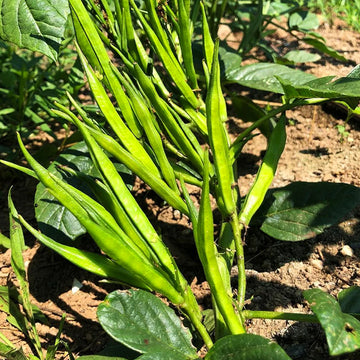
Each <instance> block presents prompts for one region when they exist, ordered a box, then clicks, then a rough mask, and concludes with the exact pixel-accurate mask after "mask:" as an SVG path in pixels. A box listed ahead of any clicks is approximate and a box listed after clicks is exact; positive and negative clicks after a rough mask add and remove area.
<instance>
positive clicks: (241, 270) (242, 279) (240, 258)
mask: <svg viewBox="0 0 360 360" xmlns="http://www.w3.org/2000/svg"><path fill="white" fill-rule="evenodd" d="M230 223H231V227H232V230H233V234H234V242H235V249H236V260H237V266H238V303H239V309H242V308H243V307H244V302H245V292H246V274H245V257H244V247H243V244H242V239H241V231H242V229H243V225H241V224H240V223H239V221H238V215H237V212H234V214H233V215H232V216H231V221H230Z"/></svg>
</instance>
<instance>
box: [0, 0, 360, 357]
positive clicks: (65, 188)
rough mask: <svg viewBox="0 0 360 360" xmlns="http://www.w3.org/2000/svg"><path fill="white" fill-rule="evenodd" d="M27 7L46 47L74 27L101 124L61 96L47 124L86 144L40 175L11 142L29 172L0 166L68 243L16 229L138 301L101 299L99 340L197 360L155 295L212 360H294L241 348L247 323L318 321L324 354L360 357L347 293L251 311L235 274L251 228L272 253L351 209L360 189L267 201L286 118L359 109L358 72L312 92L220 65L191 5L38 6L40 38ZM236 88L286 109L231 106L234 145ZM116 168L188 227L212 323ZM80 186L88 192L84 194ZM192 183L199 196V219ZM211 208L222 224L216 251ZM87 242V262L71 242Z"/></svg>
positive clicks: (282, 72)
mask: <svg viewBox="0 0 360 360" xmlns="http://www.w3.org/2000/svg"><path fill="white" fill-rule="evenodd" d="M28 3H29V4H31V5H32V6H31V9H32V10H33V12H32V13H31V15H32V17H33V20H34V21H35V22H38V23H39V27H38V28H39V29H40V31H42V33H41V36H42V38H43V40H44V42H45V43H46V44H47V45H49V42H46V39H47V36H48V33H47V31H48V28H46V27H44V28H43V27H42V26H43V24H44V23H46V21H45V20H47V21H48V22H49V23H50V22H51V23H55V24H56V23H57V17H56V16H58V17H59V24H61V22H63V23H65V21H63V20H64V16H65V18H66V14H67V13H69V14H70V15H71V18H72V21H73V25H74V29H75V34H76V40H77V49H78V50H77V51H78V54H79V57H80V60H81V62H82V66H83V68H84V71H85V73H86V77H87V80H88V83H89V86H90V88H91V92H92V95H93V97H94V100H95V101H96V103H97V105H98V106H99V109H100V111H101V113H102V115H103V118H104V122H102V123H98V122H97V121H95V120H94V119H92V118H91V116H90V115H89V114H88V113H87V112H86V111H85V110H84V108H82V107H81V105H80V104H79V103H78V102H77V101H76V100H75V99H74V98H73V97H72V96H71V95H70V94H69V100H70V102H71V104H72V107H73V111H71V110H69V109H68V108H67V107H65V106H63V105H62V104H59V103H55V106H56V109H54V110H53V112H54V113H56V114H57V115H58V116H59V117H62V118H63V119H64V120H66V121H67V122H70V123H72V124H73V125H74V126H76V128H77V129H78V131H79V132H80V133H81V135H82V138H83V140H84V143H79V144H77V145H75V146H76V147H74V148H70V149H68V153H64V154H63V155H62V156H60V158H59V159H58V161H57V163H55V164H54V165H52V166H51V167H50V168H49V169H46V168H44V167H43V166H41V165H40V164H39V163H38V162H37V161H36V160H35V159H34V157H33V156H32V155H31V154H30V152H29V151H28V150H27V149H26V147H25V146H24V144H23V142H22V139H21V136H20V135H18V140H19V146H20V148H21V150H22V152H23V154H24V156H25V158H26V160H27V162H28V164H29V166H30V168H31V169H28V168H25V167H21V166H18V165H15V164H11V163H9V162H6V161H2V163H4V164H7V165H9V166H12V167H13V168H16V169H18V170H20V171H23V172H24V173H26V174H28V175H30V176H32V177H34V178H36V179H38V180H39V182H41V184H42V185H41V186H40V190H39V192H38V193H37V195H36V199H35V202H36V205H37V207H36V209H37V210H38V211H39V212H38V214H37V216H38V221H39V222H46V225H47V228H49V227H53V228H54V229H55V230H57V231H55V234H58V233H61V234H62V236H65V237H66V240H67V241H66V242H65V241H63V240H64V239H60V240H61V241H60V240H58V239H57V238H56V235H52V234H49V233H47V232H46V231H42V232H39V231H37V230H36V229H35V228H33V227H32V226H31V225H30V224H29V223H28V222H27V221H26V220H25V219H24V218H23V217H21V216H20V215H19V216H18V219H19V221H20V223H21V224H22V225H23V226H24V227H25V228H26V229H27V230H28V231H29V232H30V233H32V234H33V235H34V236H35V237H36V238H37V239H38V240H39V241H40V242H41V243H43V244H45V245H46V246H48V247H50V248H52V249H53V250H54V251H56V252H58V253H59V254H60V255H62V256H64V257H65V258H67V259H68V260H69V261H71V262H73V263H74V264H76V265H78V266H80V267H82V268H84V269H86V270H88V271H91V272H93V273H95V274H97V275H99V276H101V277H103V278H109V279H111V280H115V281H118V282H120V283H123V284H125V285H128V286H130V287H135V288H137V290H134V289H131V290H125V291H117V292H114V293H112V294H110V295H109V296H108V297H107V299H106V300H105V302H104V303H103V304H102V305H101V306H100V307H99V309H98V317H99V321H100V323H101V324H102V326H103V327H104V329H105V330H106V331H107V332H108V333H109V334H110V335H111V336H112V337H113V338H114V339H116V340H118V341H119V342H121V343H122V344H124V345H125V346H127V347H128V348H131V349H133V350H135V351H137V352H138V353H139V357H138V358H139V359H172V360H174V359H176V360H186V359H198V358H199V357H198V353H197V350H198V349H196V348H194V346H193V345H192V343H191V340H192V335H191V334H190V331H189V330H188V329H186V328H184V326H183V325H182V322H181V321H180V319H179V317H178V316H177V315H176V313H175V312H174V311H173V310H171V309H170V308H169V307H167V306H166V305H165V304H164V303H162V302H161V301H160V300H159V299H158V298H156V297H155V296H154V295H153V294H151V293H152V292H156V293H159V294H161V295H162V296H165V297H166V298H167V299H168V300H169V301H170V302H171V303H172V304H173V305H174V306H175V307H176V309H177V311H178V314H179V313H180V314H181V316H184V317H186V319H187V321H188V323H189V324H190V328H191V331H192V333H193V334H195V333H196V334H197V336H199V337H200V338H201V341H202V343H201V345H200V346H202V345H203V344H204V345H205V346H206V348H207V350H208V352H207V354H206V356H205V359H207V360H211V359H217V360H218V359H220V360H221V359H229V358H230V357H232V358H235V359H247V360H256V359H264V358H266V359H277V360H286V359H289V356H288V355H287V354H286V353H285V351H284V350H283V349H282V348H281V347H280V346H279V345H277V344H276V343H273V342H270V341H269V340H267V339H264V338H262V337H260V336H258V335H253V334H247V333H246V324H245V322H246V320H247V319H251V318H256V317H260V318H267V319H284V320H297V321H314V322H320V324H321V325H322V327H323V328H324V330H325V333H326V336H327V341H328V345H329V350H330V354H331V355H338V354H342V353H346V352H352V351H355V350H357V349H359V347H360V333H359V332H360V322H359V321H358V320H357V318H356V316H358V315H356V314H357V313H358V311H357V308H356V307H354V304H355V305H356V304H357V302H356V301H355V300H354V299H356V296H357V294H358V291H359V289H358V288H353V289H351V291H350V292H345V293H344V292H341V293H340V294H339V301H336V300H335V299H333V298H332V297H330V296H329V295H327V294H326V293H324V292H322V291H319V290H317V289H311V290H308V291H306V292H304V297H305V299H307V301H308V302H309V304H310V307H311V309H312V310H313V312H314V314H301V313H296V314H293V313H284V312H267V311H251V310H247V309H246V308H245V302H246V300H248V299H246V286H247V282H246V275H245V259H244V244H245V240H246V238H245V235H246V231H247V229H248V227H249V226H250V225H251V226H256V225H257V224H258V225H259V226H261V230H262V231H264V232H265V233H267V234H269V235H270V236H273V237H274V238H276V239H279V240H283V241H300V240H305V239H307V238H309V237H312V236H314V234H318V233H321V232H322V231H323V230H324V229H325V228H326V227H327V226H329V225H331V224H334V223H336V222H337V221H339V220H340V219H341V217H342V216H343V215H344V214H346V213H347V212H348V211H349V210H350V209H351V208H353V207H354V206H355V204H356V203H358V202H359V200H360V190H359V189H358V188H356V187H354V186H350V185H346V184H326V183H325V184H322V183H315V184H312V183H294V184H291V185H289V186H287V187H285V188H281V189H273V190H269V187H270V185H271V182H272V180H273V178H274V176H275V172H276V170H277V166H278V161H279V159H280V157H281V154H282V152H283V149H284V146H285V143H286V125H287V118H286V111H287V110H289V109H292V108H294V107H297V106H306V105H311V104H321V103H323V102H325V101H328V100H333V101H342V102H345V103H346V104H348V106H349V107H350V108H351V109H356V106H357V104H358V102H359V99H360V79H359V76H358V71H359V70H358V68H355V70H354V71H353V72H351V73H350V74H349V75H348V76H347V77H344V78H340V79H337V80H336V81H332V80H333V79H332V78H331V77H327V78H321V79H317V78H315V77H313V76H312V75H306V74H304V73H302V72H299V71H296V70H293V69H290V68H287V67H286V66H283V65H280V64H263V63H259V64H253V65H249V66H246V67H242V66H241V61H239V56H238V55H235V57H234V56H233V54H231V55H229V54H228V53H226V50H225V49H221V48H220V44H219V41H218V40H215V41H214V40H213V38H212V37H211V33H210V27H209V23H208V21H207V19H208V15H207V12H206V7H205V6H204V5H203V4H202V3H195V4H191V3H190V2H188V1H184V0H179V1H178V2H175V3H173V4H168V3H164V4H161V5H162V7H161V9H159V7H158V4H157V3H155V2H154V1H151V0H145V1H144V3H142V4H141V7H139V4H137V3H136V2H135V1H133V0H122V1H109V2H108V1H106V0H104V1H101V4H95V3H94V2H92V1H81V0H70V1H69V5H70V8H69V7H67V2H66V1H63V3H62V4H60V3H59V4H56V5H55V4H53V5H47V6H48V7H49V9H48V12H49V14H50V13H51V14H54V12H56V13H57V15H56V16H55V17H51V18H50V17H48V18H45V19H44V18H41V24H40V21H39V19H38V18H37V16H38V12H37V11H35V10H34V9H36V7H37V6H38V5H37V2H36V1H30V0H29V1H28ZM9 4H11V2H7V1H3V2H2V6H3V7H4V9H5V10H6V9H11V5H9ZM4 9H3V12H4ZM56 9H57V11H55V10H56ZM5 12H6V11H5ZM64 14H65V15H64ZM52 16H54V15H52ZM197 19H199V21H200V22H201V24H202V25H201V28H202V44H203V52H202V56H203V59H204V60H203V62H202V65H203V69H202V71H201V74H200V75H201V76H199V74H198V73H197V72H196V67H195V64H194V62H195V61H194V56H193V54H192V41H193V29H194V23H195V22H196V21H197ZM0 20H1V19H0ZM12 21H13V22H15V23H16V21H18V19H15V18H12ZM9 23H11V21H10V18H9V19H8V23H5V22H1V21H0V35H1V34H4V33H7V34H8V33H9V32H6V26H7V24H9ZM60 28H61V26H60ZM52 35H53V34H52ZM8 36H9V35H8ZM39 36H40V35H39ZM61 37H62V33H61V32H60V31H58V32H57V37H56V38H55V39H53V41H54V42H55V43H57V42H58V41H60V40H61ZM7 40H11V39H9V38H7ZM55 40H56V41H55ZM143 44H147V48H144V46H143ZM28 46H29V45H28ZM51 53H52V52H51ZM219 53H222V56H221V57H219ZM220 60H222V64H223V65H224V68H225V69H224V73H223V74H222V73H221V68H220ZM231 82H237V83H240V84H242V85H245V86H252V87H254V88H257V89H262V90H267V91H272V92H275V93H280V94H282V99H283V104H282V106H281V107H279V108H278V109H274V110H272V109H265V110H264V109H261V108H259V107H258V106H256V104H255V103H253V102H252V101H251V99H248V98H241V97H235V96H234V95H233V100H234V99H237V109H239V110H238V111H239V116H241V117H244V118H245V119H246V120H247V121H251V122H252V123H251V124H250V125H249V127H248V128H247V129H245V130H244V131H242V132H241V133H239V134H238V135H237V137H236V139H235V140H234V141H232V142H231V141H230V138H229V134H228V131H227V127H226V121H227V105H226V101H225V97H224V95H223V88H222V85H223V84H227V83H231ZM354 111H355V110H354ZM259 131H261V132H262V133H263V134H265V136H266V137H267V141H268V146H267V150H266V154H265V156H264V158H263V160H262V164H261V166H260V168H259V170H258V173H257V176H256V179H255V181H254V183H253V185H252V186H251V188H250V190H249V192H248V194H247V195H246V196H245V198H243V199H242V198H241V197H240V189H239V183H238V181H237V180H238V166H241V164H239V163H238V158H239V155H240V154H241V151H242V148H243V146H244V145H245V144H246V142H247V141H248V140H249V139H251V138H252V137H253V136H255V135H257V134H258V133H259ZM74 154H76V155H77V156H79V157H80V156H81V157H82V160H81V161H78V160H77V159H76V156H74ZM118 163H120V164H122V165H124V166H125V167H126V168H127V169H128V170H130V171H131V172H132V173H133V174H136V175H137V176H139V177H140V178H141V179H142V180H143V181H144V182H145V183H146V184H147V185H149V186H150V187H151V188H152V189H153V191H154V192H156V193H157V194H158V195H159V196H160V198H162V199H163V200H164V201H166V202H167V203H168V204H169V205H170V206H172V207H173V208H174V209H176V210H178V211H180V212H181V213H182V214H184V215H186V216H187V217H188V218H189V220H190V221H191V223H192V228H193V238H194V242H195V245H196V249H197V252H198V256H199V260H200V264H201V266H202V269H203V272H204V274H205V277H206V280H207V282H208V283H209V286H210V289H211V296H212V308H211V309H207V310H208V311H207V312H206V313H202V312H201V310H200V308H199V306H198V303H197V300H196V298H195V296H194V294H193V292H192V290H191V287H190V284H189V283H188V281H187V279H185V277H184V276H183V274H182V273H181V269H179V267H178V265H177V263H176V261H175V259H174V257H173V256H172V255H171V253H170V251H169V249H168V248H167V247H166V246H165V243H164V242H163V240H162V239H161V237H160V236H159V234H158V233H157V232H156V230H155V228H154V226H153V224H152V223H151V222H150V220H149V218H148V217H147V216H146V215H145V213H144V211H143V210H142V209H141V207H140V206H139V204H138V203H137V202H136V200H135V198H134V196H133V194H132V193H131V191H130V190H129V187H128V186H127V181H126V180H125V176H126V175H125V174H126V173H127V174H128V171H127V172H126V171H125V170H124V168H122V169H121V170H119V164H118ZM75 180H77V181H78V182H79V183H80V184H81V185H86V190H84V189H83V188H82V189H80V186H79V185H76V183H75V182H74V181H75ZM187 184H192V185H196V186H198V187H199V189H201V197H200V205H199V206H198V207H197V206H196V204H195V203H194V202H193V200H192V199H191V197H190V195H189V193H188V190H187ZM74 185H75V186H74ZM240 185H241V184H240ZM212 199H213V200H214V201H215V202H216V205H217V207H218V209H219V212H220V214H221V220H220V223H219V224H217V225H218V226H219V229H220V232H219V235H217V236H215V232H214V225H215V224H214V216H213V209H212V203H211V201H212ZM59 203H60V204H59ZM49 204H51V205H52V206H49ZM69 213H71V217H70V215H69ZM75 228H76V229H77V230H76V231H75V230H74V231H73V229H75ZM67 229H71V231H70V232H69V231H67ZM85 231H86V232H87V233H88V234H89V235H90V236H91V237H92V239H93V240H94V242H95V243H96V245H97V247H98V250H99V251H98V252H96V251H94V252H89V251H87V250H84V249H82V248H78V247H76V245H75V243H73V242H71V239H74V238H76V237H77V236H79V234H82V233H84V232H85ZM65 243H66V245H65ZM234 265H236V266H237V268H238V278H237V281H236V288H235V289H234V288H232V286H231V281H230V280H231V276H230V275H231V269H232V267H233V266H234ZM349 313H356V314H355V315H351V314H349ZM205 314H206V321H204V317H205ZM334 319H335V320H334ZM118 355H119V356H121V355H122V354H121V353H119V354H118ZM234 356H235V357H234Z"/></svg>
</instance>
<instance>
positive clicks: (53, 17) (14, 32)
mask: <svg viewBox="0 0 360 360" xmlns="http://www.w3.org/2000/svg"><path fill="white" fill-rule="evenodd" d="M0 12H1V16H0V38H1V39H2V40H5V41H9V42H12V43H14V44H16V45H17V46H19V47H21V48H27V49H29V50H33V51H39V52H41V53H42V54H45V55H46V56H48V57H49V58H50V59H52V60H53V61H55V60H56V59H57V55H58V52H59V48H60V44H61V42H62V40H63V37H64V32H65V28H66V20H67V17H68V15H69V13H70V10H69V5H68V0H51V1H50V0H44V1H38V0H0Z"/></svg>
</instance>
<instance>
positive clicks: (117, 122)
mask: <svg viewBox="0 0 360 360" xmlns="http://www.w3.org/2000/svg"><path fill="white" fill-rule="evenodd" d="M81 57H82V61H83V65H84V67H85V71H86V74H87V78H88V81H89V84H90V87H91V90H92V92H93V95H94V97H95V100H96V102H97V103H98V105H99V107H100V109H101V111H102V113H103V114H104V116H105V118H106V120H107V121H108V123H109V124H110V126H111V127H112V129H113V130H114V132H115V133H116V135H117V136H118V137H119V140H120V141H121V142H122V143H123V144H124V146H125V147H126V148H127V149H128V150H129V151H130V152H131V153H132V154H133V155H134V156H136V157H137V158H138V159H139V161H141V162H142V163H143V164H144V165H145V166H146V167H147V168H149V169H150V170H151V171H152V172H153V173H154V174H159V170H158V168H157V167H156V166H155V164H154V163H153V161H152V159H151V158H150V156H149V155H148V153H147V152H146V151H145V150H144V148H143V147H142V145H141V143H140V142H139V141H138V139H136V137H135V136H134V135H133V133H132V132H131V131H130V130H129V129H128V128H127V126H126V125H125V124H124V122H123V120H122V119H121V117H120V116H119V114H118V112H117V111H116V109H115V107H114V105H113V104H112V103H111V100H110V99H109V97H108V95H107V93H106V91H105V89H104V88H103V86H102V84H101V82H100V81H99V79H98V78H97V77H96V75H95V73H94V72H93V70H92V69H91V68H90V66H89V65H88V64H87V63H86V60H85V58H84V57H83V56H81ZM114 76H115V75H114ZM119 86H121V84H120V83H119Z"/></svg>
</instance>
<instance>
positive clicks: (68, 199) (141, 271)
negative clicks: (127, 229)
mask: <svg viewBox="0 0 360 360" xmlns="http://www.w3.org/2000/svg"><path fill="white" fill-rule="evenodd" d="M18 138H19V145H20V148H21V150H22V151H23V153H24V155H25V158H26V160H27V161H28V163H29V164H30V166H31V167H32V168H33V169H34V171H35V172H36V174H37V176H38V177H39V180H40V181H41V182H42V183H43V184H44V185H45V186H46V188H47V189H48V191H49V192H50V193H51V194H52V195H53V196H54V197H56V198H57V200H59V202H60V203H62V204H63V205H64V206H65V207H66V208H68V209H69V210H70V211H71V212H72V213H73V214H74V215H75V216H76V218H77V219H78V220H79V222H80V223H81V224H82V225H83V226H84V227H85V228H86V229H87V231H88V233H89V234H90V236H91V237H92V238H93V239H94V241H95V242H96V244H97V245H98V246H99V248H100V249H102V251H104V253H105V254H107V255H108V256H109V257H110V258H111V259H113V261H114V262H115V263H117V264H119V265H120V266H121V267H123V268H124V269H126V270H127V271H129V272H130V273H132V272H133V273H134V274H136V275H137V276H139V277H142V279H143V281H144V282H145V284H146V285H147V286H148V287H150V288H152V289H154V290H155V291H158V292H160V293H162V294H164V295H165V296H166V297H167V298H169V300H170V301H172V302H173V303H174V304H182V303H183V301H184V298H183V297H182V295H181V294H180V293H179V292H178V291H177V290H176V289H175V288H174V283H173V282H172V279H170V278H169V276H170V275H171V274H169V273H168V275H166V273H164V271H163V269H162V268H161V267H159V266H157V265H156V264H154V263H153V262H152V261H151V260H150V259H149V258H148V257H147V256H146V254H144V253H143V251H142V250H140V248H139V247H138V246H137V245H136V244H135V243H133V242H132V240H131V239H129V238H128V237H127V235H126V234H125V233H124V232H123V231H122V230H121V229H120V227H119V226H118V225H117V223H116V221H115V220H114V219H113V217H112V216H111V214H110V213H108V212H107V211H106V210H105V209H104V208H103V207H102V206H101V205H100V204H99V203H97V202H96V201H95V200H93V199H92V198H90V197H89V196H87V195H85V194H84V193H82V192H81V191H80V190H77V189H76V188H74V187H72V186H71V185H69V184H67V183H65V182H64V181H62V180H60V179H59V178H57V177H56V176H54V175H52V174H51V173H50V172H48V171H47V170H46V169H45V168H43V167H42V166H41V165H40V164H39V163H37V162H36V161H35V160H34V158H32V156H31V155H30V154H29V152H28V151H27V150H26V148H25V146H24V145H23V144H22V142H21V139H20V137H19V136H18ZM166 255H167V256H169V257H170V260H169V261H170V262H171V264H172V266H174V263H173V260H172V258H171V256H170V255H169V254H168V253H167V254H166ZM176 276H178V273H177V272H176ZM172 278H174V276H173V277H172ZM175 286H178V284H175Z"/></svg>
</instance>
